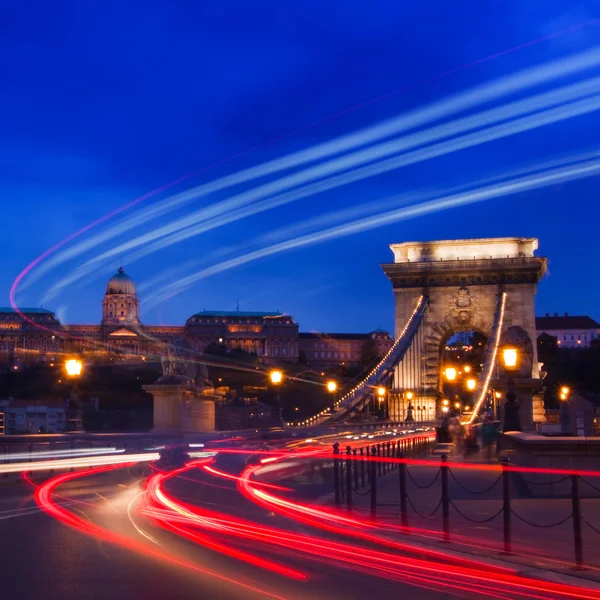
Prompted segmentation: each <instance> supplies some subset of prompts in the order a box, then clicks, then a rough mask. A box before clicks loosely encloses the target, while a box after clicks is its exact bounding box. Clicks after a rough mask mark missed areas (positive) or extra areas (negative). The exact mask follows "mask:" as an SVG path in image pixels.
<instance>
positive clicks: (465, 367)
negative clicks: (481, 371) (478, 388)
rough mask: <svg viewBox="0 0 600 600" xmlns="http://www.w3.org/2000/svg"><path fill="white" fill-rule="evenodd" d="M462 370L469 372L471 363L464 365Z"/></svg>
mask: <svg viewBox="0 0 600 600" xmlns="http://www.w3.org/2000/svg"><path fill="white" fill-rule="evenodd" d="M463 371H464V372H465V373H470V372H471V365H465V366H464V367H463Z"/></svg>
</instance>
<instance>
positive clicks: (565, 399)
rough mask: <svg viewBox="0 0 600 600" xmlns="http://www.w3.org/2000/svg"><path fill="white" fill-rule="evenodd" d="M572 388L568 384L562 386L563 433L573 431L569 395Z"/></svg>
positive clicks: (561, 429)
mask: <svg viewBox="0 0 600 600" xmlns="http://www.w3.org/2000/svg"><path fill="white" fill-rule="evenodd" d="M570 395H571V390H570V388H568V387H567V386H562V387H561V388H560V395H559V398H560V432H561V433H562V434H563V435H569V434H570V433H571V415H570V413H569V396H570Z"/></svg>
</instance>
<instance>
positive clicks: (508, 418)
mask: <svg viewBox="0 0 600 600" xmlns="http://www.w3.org/2000/svg"><path fill="white" fill-rule="evenodd" d="M502 360H503V361H504V368H505V370H506V373H507V374H508V387H507V390H506V402H505V403H504V424H503V430H504V432H507V431H521V418H520V416H519V404H518V402H517V393H516V392H515V382H514V379H513V374H514V373H515V372H516V370H517V369H518V362H519V352H518V350H517V349H516V348H504V350H503V351H502Z"/></svg>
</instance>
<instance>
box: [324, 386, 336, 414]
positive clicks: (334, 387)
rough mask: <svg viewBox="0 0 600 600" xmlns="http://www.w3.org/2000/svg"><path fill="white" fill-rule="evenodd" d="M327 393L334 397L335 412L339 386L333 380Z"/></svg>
mask: <svg viewBox="0 0 600 600" xmlns="http://www.w3.org/2000/svg"><path fill="white" fill-rule="evenodd" d="M326 387H327V391H328V392H329V393H330V394H331V395H332V396H333V405H332V406H333V407H334V408H333V410H335V402H336V396H337V389H338V385H337V383H336V382H335V381H333V380H331V381H328V382H327V385H326Z"/></svg>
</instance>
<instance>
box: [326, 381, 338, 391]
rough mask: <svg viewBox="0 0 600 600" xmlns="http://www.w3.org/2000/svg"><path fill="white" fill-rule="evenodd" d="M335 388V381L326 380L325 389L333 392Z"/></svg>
mask: <svg viewBox="0 0 600 600" xmlns="http://www.w3.org/2000/svg"><path fill="white" fill-rule="evenodd" d="M336 390H337V383H336V382H335V381H328V382H327V391H328V392H331V393H332V394H334V393H335V392H336Z"/></svg>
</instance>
